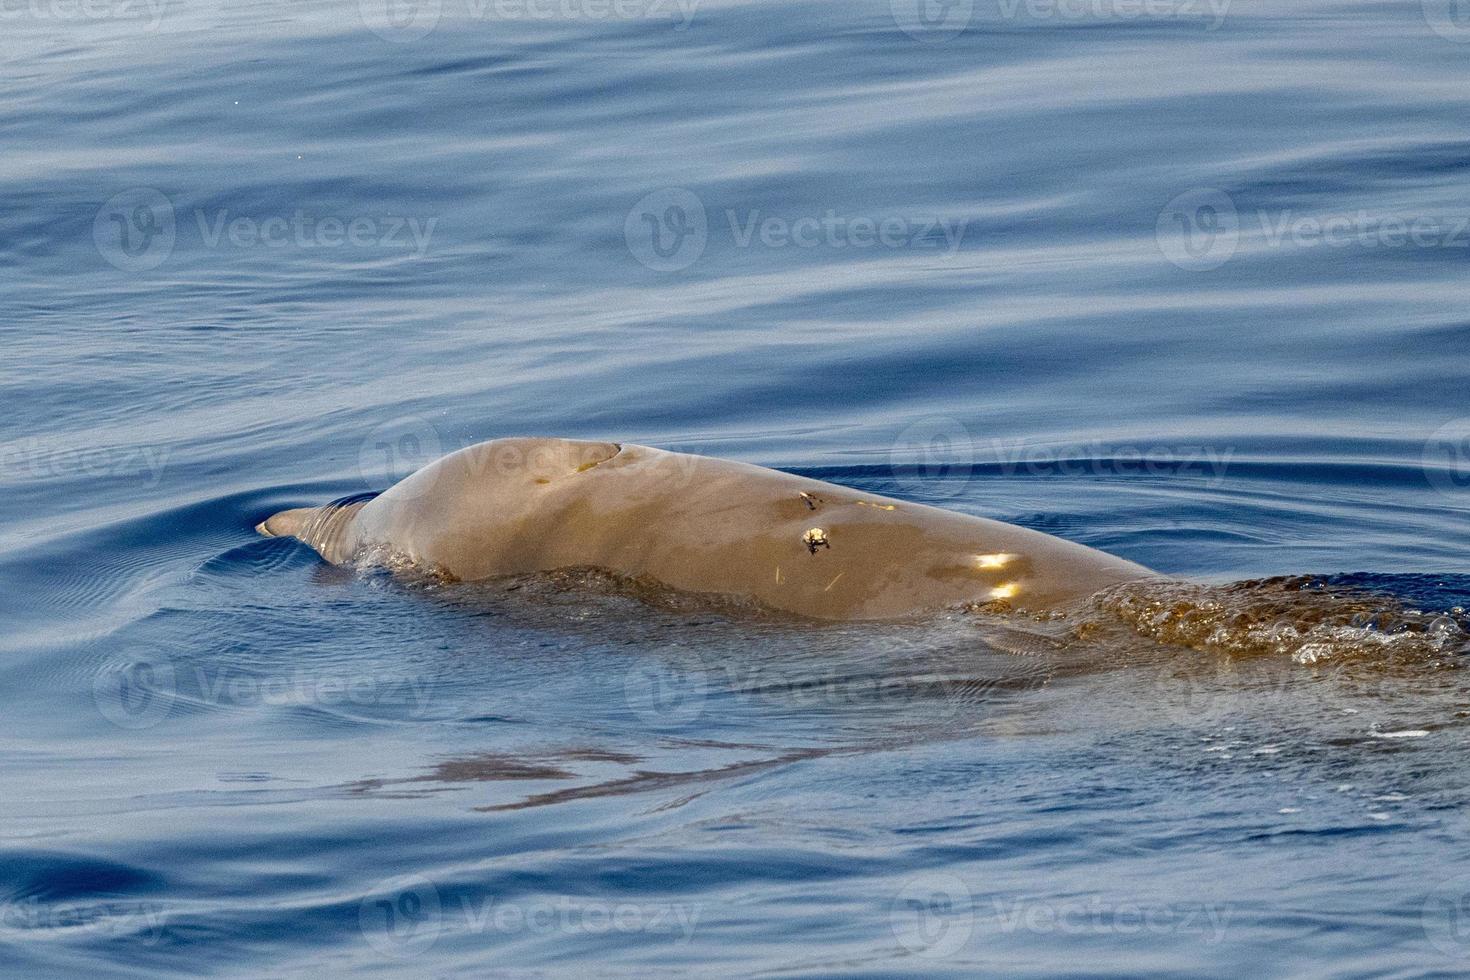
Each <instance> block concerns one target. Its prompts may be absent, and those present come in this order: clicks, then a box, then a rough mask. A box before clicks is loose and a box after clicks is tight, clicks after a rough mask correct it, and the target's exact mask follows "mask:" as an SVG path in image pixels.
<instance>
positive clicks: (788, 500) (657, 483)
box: [257, 439, 1155, 620]
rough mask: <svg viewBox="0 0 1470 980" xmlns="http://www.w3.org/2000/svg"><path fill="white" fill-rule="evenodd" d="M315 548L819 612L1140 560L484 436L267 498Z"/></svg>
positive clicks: (1010, 587) (902, 509)
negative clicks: (364, 491) (385, 479)
mask: <svg viewBox="0 0 1470 980" xmlns="http://www.w3.org/2000/svg"><path fill="white" fill-rule="evenodd" d="M257 530H259V531H260V532H261V533H262V534H267V535H271V536H289V535H294V536H296V537H299V538H300V539H301V540H303V541H305V542H306V543H307V544H309V545H311V546H312V547H313V548H315V549H316V550H317V551H318V552H320V553H321V554H322V556H323V557H324V558H326V559H327V560H328V561H331V562H334V563H344V562H348V561H351V560H353V559H354V558H357V557H359V556H361V555H363V554H365V553H367V552H369V551H370V549H379V550H380V551H381V552H390V553H393V554H395V555H398V556H402V557H406V558H408V559H411V560H412V561H414V562H415V563H418V564H420V565H423V566H425V567H429V568H432V569H434V570H436V571H438V572H440V573H443V574H446V575H450V576H453V577H454V578H456V579H459V580H461V581H475V580H480V579H487V578H494V577H496V576H503V575H514V574H523V573H529V572H539V571H551V570H555V569H564V568H599V569H604V570H607V571H610V572H613V573H616V574H619V575H624V576H629V577H634V578H646V579H651V580H654V581H657V582H659V583H661V584H663V585H666V586H669V587H671V588H674V589H679V590H683V591H688V592H699V593H714V594H719V595H722V596H741V597H746V598H749V599H753V600H755V601H756V602H758V603H760V604H762V605H764V606H767V607H770V608H772V609H778V610H784V611H786V612H790V613H794V614H797V615H800V616H808V617H812V618H816V619H827V620H869V619H895V618H903V617H909V616H915V615H919V614H923V613H928V612H935V611H939V610H944V609H953V608H959V607H962V606H966V605H969V604H975V603H982V604H983V603H987V602H1005V603H1007V604H1009V605H1011V606H1014V607H1024V608H1027V609H1036V610H1045V609H1051V608H1054V607H1056V606H1058V605H1061V604H1064V603H1066V602H1068V601H1070V600H1073V599H1078V598H1082V597H1085V596H1088V595H1091V594H1092V593H1094V592H1096V591H1097V590H1099V589H1102V588H1106V587H1108V586H1111V585H1116V584H1119V583H1121V582H1128V581H1134V580H1138V579H1144V578H1150V577H1153V576H1154V575H1155V573H1153V572H1151V571H1149V570H1148V569H1146V568H1144V567H1143V566H1141V565H1136V564H1134V563H1132V562H1129V561H1124V560H1123V559H1121V558H1115V557H1113V556H1112V555H1108V554H1105V553H1103V552H1101V551H1097V550H1095V549H1092V548H1088V547H1085V546H1083V545H1080V544H1074V543H1073V542H1070V541H1063V540H1062V539H1060V538H1054V537H1052V536H1050V535H1047V534H1042V533H1041V532H1039V531H1031V530H1028V529H1026V528H1021V527H1015V526H1013V525H1010V524H1004V523H1001V522H999V521H992V520H987V519H985V518H982V517H971V516H968V515H965V514H957V513H954V512H952V511H947V510H941V509H939V508H937V507H928V506H925V505H923V504H913V503H908V502H906V501H902V500H894V499H891V498H888V497H880V496H877V495H874V494H870V493H863V492H860V491H857V490H851V489H848V488H846V487H840V486H836V485H834V484H831V483H823V482H821V481H819V480H810V479H806V478H804V477H799V476H792V475H791V474H788V473H780V472H777V471H775V470H769V469H765V468H763V467H759V466H752V465H750V464H747V463H736V462H731V461H729V460H722V459H712V458H710V457H706V456H692V455H688V454H684V453H670V452H665V451H663V450H659V449H650V448H648V447H646V446H634V445H629V444H622V445H619V444H615V443H601V442H579V441H573V440H565V439H499V440H495V441H493V442H486V443H481V444H479V445H477V446H471V447H469V448H467V449H463V450H460V451H459V452H456V453H452V454H450V455H448V456H445V457H444V458H443V459H440V460H438V461H437V462H435V463H432V464H430V465H429V466H426V467H424V468H423V469H421V470H419V471H418V472H416V473H414V474H413V475H412V476H409V477H408V478H406V479H404V480H403V481H402V482H400V483H398V484H397V485H396V486H394V487H392V488H391V489H389V490H388V491H386V492H384V493H383V494H381V495H380V496H378V497H377V498H376V499H374V500H372V501H370V502H368V503H366V504H349V505H347V506H344V507H338V508H332V507H322V508H302V509H298V510H289V511H283V512H282V513H280V514H276V515H275V516H274V517H271V518H270V519H269V520H267V521H265V522H263V523H262V524H261V525H260V526H259V528H258V529H257Z"/></svg>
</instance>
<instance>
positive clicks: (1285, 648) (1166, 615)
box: [1077, 576, 1470, 664]
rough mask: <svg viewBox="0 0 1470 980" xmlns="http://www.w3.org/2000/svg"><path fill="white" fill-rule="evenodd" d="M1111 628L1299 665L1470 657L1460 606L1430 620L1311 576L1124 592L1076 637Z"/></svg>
mask: <svg viewBox="0 0 1470 980" xmlns="http://www.w3.org/2000/svg"><path fill="white" fill-rule="evenodd" d="M1109 622H1112V623H1121V624H1123V625H1125V626H1127V627H1130V628H1131V629H1132V630H1133V631H1134V632H1135V633H1137V634H1139V635H1142V636H1144V637H1147V638H1149V639H1152V640H1156V641H1158V642H1160V643H1165V644H1170V645H1173V646H1182V647H1189V648H1192V649H1196V650H1207V651H1212V652H1218V653H1227V654H1231V655H1238V656H1246V657H1249V656H1266V655H1277V656H1289V657H1290V658H1291V659H1292V660H1294V661H1295V662H1297V663H1300V664H1312V663H1317V662H1319V661H1324V660H1351V659H1363V658H1368V659H1382V658H1385V657H1405V658H1412V659H1434V658H1439V657H1450V656H1454V655H1457V654H1462V653H1465V652H1467V651H1470V617H1467V615H1466V613H1465V610H1464V609H1463V608H1461V607H1459V606H1456V607H1454V608H1452V609H1450V610H1448V611H1446V612H1426V611H1424V610H1420V609H1414V608H1410V607H1409V606H1407V605H1406V604H1405V603H1404V602H1403V601H1402V600H1401V599H1398V598H1395V597H1393V596H1389V595H1383V594H1379V593H1376V592H1371V591H1367V590H1363V589H1357V588H1351V587H1347V588H1344V587H1341V586H1337V585H1334V584H1333V583H1332V582H1330V581H1329V580H1326V579H1322V578H1315V577H1309V576H1292V577H1280V578H1268V579H1251V580H1247V581H1243V582H1235V583H1231V584H1229V585H1202V584H1196V583H1190V582H1157V581H1149V582H1138V583H1129V584H1126V585H1122V586H1116V587H1114V588H1111V589H1107V590H1104V591H1103V592H1100V593H1098V594H1097V595H1095V596H1093V597H1092V598H1091V599H1089V600H1088V601H1087V603H1086V606H1085V608H1084V610H1083V613H1082V622H1081V624H1080V625H1079V626H1078V628H1077V635H1078V636H1080V637H1085V636H1087V635H1088V634H1090V633H1096V632H1098V631H1100V630H1105V629H1106V628H1107V625H1108V623H1109Z"/></svg>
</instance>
